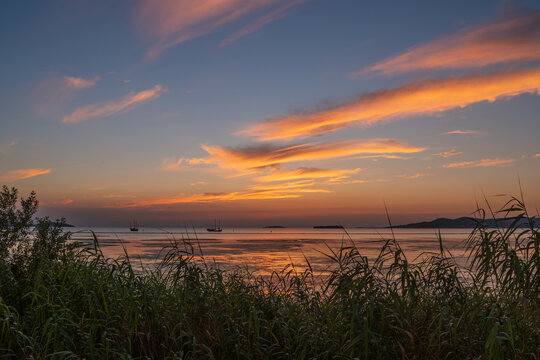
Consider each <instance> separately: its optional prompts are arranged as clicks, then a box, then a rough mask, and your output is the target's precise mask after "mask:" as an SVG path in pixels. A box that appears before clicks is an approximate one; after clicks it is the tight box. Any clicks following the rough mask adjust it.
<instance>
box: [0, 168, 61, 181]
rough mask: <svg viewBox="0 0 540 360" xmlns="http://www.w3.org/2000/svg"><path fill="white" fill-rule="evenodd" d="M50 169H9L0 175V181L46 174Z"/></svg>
mask: <svg viewBox="0 0 540 360" xmlns="http://www.w3.org/2000/svg"><path fill="white" fill-rule="evenodd" d="M51 171H52V170H51V169H20V170H11V171H8V172H6V173H4V174H3V175H2V176H0V181H6V182H12V181H17V180H22V179H28V178H31V177H34V176H38V175H43V174H48V173H50V172H51Z"/></svg>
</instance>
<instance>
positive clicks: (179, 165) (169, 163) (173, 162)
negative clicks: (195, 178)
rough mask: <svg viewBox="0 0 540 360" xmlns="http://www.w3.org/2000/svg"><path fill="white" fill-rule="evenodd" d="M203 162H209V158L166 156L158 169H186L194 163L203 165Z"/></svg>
mask: <svg viewBox="0 0 540 360" xmlns="http://www.w3.org/2000/svg"><path fill="white" fill-rule="evenodd" d="M203 164H209V160H208V159H204V158H192V159H189V158H183V157H181V158H178V159H174V158H165V159H163V161H162V162H161V165H159V166H158V169H160V170H166V171H178V170H185V169H188V168H190V167H191V166H193V165H203Z"/></svg>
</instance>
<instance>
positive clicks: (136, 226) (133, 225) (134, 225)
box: [129, 220, 139, 231]
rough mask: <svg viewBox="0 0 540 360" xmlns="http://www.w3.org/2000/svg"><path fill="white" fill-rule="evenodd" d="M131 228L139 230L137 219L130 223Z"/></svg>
mask: <svg viewBox="0 0 540 360" xmlns="http://www.w3.org/2000/svg"><path fill="white" fill-rule="evenodd" d="M129 230H131V231H139V224H138V223H137V221H136V220H133V223H131V222H130V223H129Z"/></svg>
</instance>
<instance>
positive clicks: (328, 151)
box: [202, 139, 425, 171]
mask: <svg viewBox="0 0 540 360" xmlns="http://www.w3.org/2000/svg"><path fill="white" fill-rule="evenodd" d="M202 147H203V149H204V150H206V152H208V154H210V155H209V156H208V162H209V163H212V164H216V165H218V166H220V167H222V168H229V169H235V170H239V171H245V170H254V169H263V168H268V167H276V166H279V165H281V164H283V163H289V162H298V161H314V160H324V159H331V158H339V157H347V156H353V155H359V154H393V153H416V152H420V151H423V150H425V148H419V147H416V146H412V145H409V144H406V143H401V142H398V141H396V140H394V139H375V140H369V141H363V142H358V141H338V142H333V143H325V144H316V143H308V144H298V145H290V146H282V147H278V146H271V145H260V146H252V147H240V148H223V147H219V146H210V145H202Z"/></svg>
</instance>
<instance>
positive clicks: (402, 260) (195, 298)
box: [0, 189, 540, 359]
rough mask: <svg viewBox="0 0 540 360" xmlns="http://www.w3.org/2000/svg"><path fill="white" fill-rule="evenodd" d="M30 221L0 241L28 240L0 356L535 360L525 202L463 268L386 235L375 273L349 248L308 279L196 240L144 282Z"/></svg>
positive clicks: (9, 289) (3, 264)
mask: <svg viewBox="0 0 540 360" xmlns="http://www.w3.org/2000/svg"><path fill="white" fill-rule="evenodd" d="M6 191H7V192H9V194H10V195H13V192H12V191H13V190H9V189H7V190H6V189H4V193H3V194H4V195H5V194H7V192H6ZM15 195H16V193H15ZM11 198H12V197H11ZM27 200H28V199H25V201H27ZM33 201H35V199H34V200H33ZM12 205H13V204H12V202H11V203H9V204H7V206H5V207H4V208H8V210H7V211H4V212H1V213H0V214H4V213H10V212H9V209H12V210H13V209H14V206H12ZM30 205H32V204H31V201H30V203H29V202H28V201H27V206H26V208H27V210H28V211H30V212H31V211H32V210H33V208H32V206H30ZM36 205H37V203H36ZM4 210H5V209H4ZM21 211H23V213H20V214H19V215H20V216H17V215H16V213H15V212H14V213H12V214H15V215H13V216H12V217H11V220H10V225H9V226H8V225H7V223H6V225H5V226H4V227H3V228H2V229H1V232H0V238H1V240H4V239H14V237H16V236H19V237H20V239H19V240H18V241H14V243H13V244H11V245H12V246H11V249H12V252H11V254H10V253H9V252H8V251H6V252H4V253H3V254H2V257H1V259H0V356H1V357H2V358H35V359H45V358H51V359H58V358H62V359H64V358H66V359H70V358H74V359H75V358H87V359H107V358H109V359H132V358H134V359H147V358H150V359H165V358H168V359H205V358H208V359H235V358H236V359H315V358H317V359H349V358H358V359H513V358H515V359H524V358H530V359H537V358H538V357H539V354H540V312H539V311H538V309H539V308H540V273H539V270H540V235H539V231H538V229H537V228H536V227H535V223H534V219H533V218H531V217H529V215H528V214H527V211H526V208H525V205H524V203H523V201H522V200H521V199H517V198H511V199H510V200H509V201H508V203H507V204H506V205H505V206H504V207H503V208H502V209H501V210H500V211H497V212H490V211H489V210H488V213H490V214H491V215H492V217H494V218H495V219H497V224H501V225H500V226H497V227H495V228H491V227H488V226H487V225H486V222H485V221H483V220H484V219H485V216H486V215H485V214H486V212H483V211H481V210H479V215H481V216H480V220H479V221H478V224H477V226H476V228H475V229H474V231H473V232H472V233H471V234H470V236H469V238H468V239H467V244H468V253H469V264H468V266H460V265H459V264H457V263H456V261H455V259H454V258H453V257H452V254H451V253H450V252H449V251H447V250H446V249H445V248H444V241H443V239H442V237H439V243H440V252H439V253H437V254H425V256H424V257H423V258H422V259H420V260H418V261H410V260H409V259H407V257H406V255H405V254H404V253H403V251H402V250H401V248H400V246H399V241H398V240H397V239H395V238H391V239H388V240H387V241H386V243H385V245H384V246H383V248H382V249H381V252H380V255H379V257H378V258H377V259H376V260H374V261H371V262H370V261H369V260H368V259H367V258H366V257H364V256H362V252H361V249H359V248H357V247H356V246H354V244H353V245H351V246H345V245H344V246H342V247H341V248H340V249H338V250H332V249H329V250H328V255H327V256H328V257H329V259H330V260H331V263H332V266H331V268H330V269H329V274H328V276H326V277H320V276H319V277H317V276H315V274H314V271H313V269H312V268H311V266H310V264H309V261H308V259H306V261H307V265H308V266H307V267H306V270H304V271H299V270H297V268H295V267H294V265H293V264H291V265H289V266H287V267H285V268H284V269H283V270H282V271H280V272H274V273H273V274H272V276H270V277H259V276H255V275H253V274H251V273H249V272H248V271H246V270H241V269H239V270H234V271H223V270H219V269H216V268H215V267H214V266H212V264H211V263H208V262H206V261H205V260H204V257H201V256H199V255H195V253H196V252H195V251H194V248H195V249H196V248H197V241H196V239H195V238H194V237H193V236H190V237H186V238H184V239H172V241H171V244H170V246H169V247H168V248H167V249H165V250H164V251H165V256H164V258H163V261H162V262H161V263H160V264H158V265H157V266H156V267H153V268H148V269H145V270H143V271H140V270H136V269H135V268H134V266H133V264H132V261H131V260H130V259H129V256H128V254H127V253H126V254H125V256H123V257H121V258H118V259H109V258H106V257H105V256H104V255H103V253H102V252H101V249H100V246H99V239H98V238H97V237H96V236H95V235H94V246H93V247H89V248H85V247H80V246H74V245H72V244H70V242H69V241H68V238H69V234H66V233H63V232H62V227H61V225H62V222H61V221H60V222H56V223H51V222H50V221H49V219H41V220H40V221H39V223H38V225H37V227H36V234H37V236H36V240H34V241H28V239H27V231H28V230H29V225H30V224H29V221H28V216H26V217H25V216H24V215H25V214H24V209H23V210H21ZM10 214H11V213H10ZM26 215H28V214H26ZM2 216H3V215H2ZM524 222H525V223H527V224H528V226H527V227H522V224H523V223H524ZM16 223H17V224H16ZM502 224H505V225H504V226H502ZM13 225H20V226H18V227H14V226H13ZM15 230H16V231H18V233H17V234H13V231H15ZM22 230H24V231H22ZM14 245H16V246H14Z"/></svg>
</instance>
